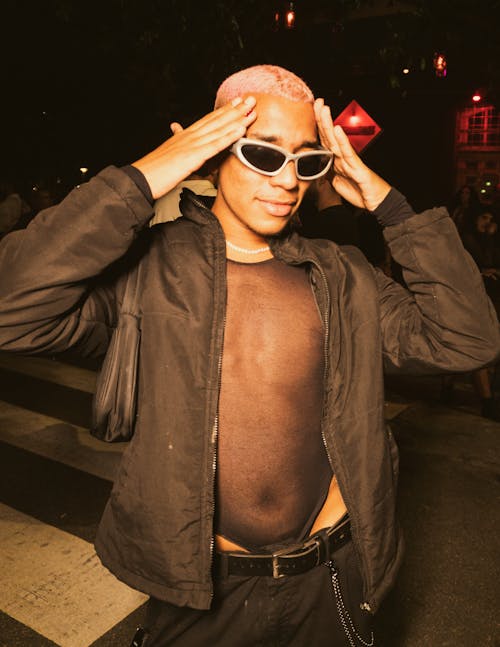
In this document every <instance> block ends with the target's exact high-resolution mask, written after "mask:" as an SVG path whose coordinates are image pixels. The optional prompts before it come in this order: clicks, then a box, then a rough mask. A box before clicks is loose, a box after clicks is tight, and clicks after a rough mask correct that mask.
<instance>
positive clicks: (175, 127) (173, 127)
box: [170, 121, 184, 135]
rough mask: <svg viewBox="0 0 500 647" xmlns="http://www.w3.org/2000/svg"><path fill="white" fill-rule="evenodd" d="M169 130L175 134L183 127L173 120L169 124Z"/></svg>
mask: <svg viewBox="0 0 500 647" xmlns="http://www.w3.org/2000/svg"><path fill="white" fill-rule="evenodd" d="M170 130H171V131H172V134H173V135H176V134H177V133H181V132H182V131H183V130H184V128H183V127H182V126H181V125H180V123H178V122H177V121H173V122H172V123H171V124H170Z"/></svg>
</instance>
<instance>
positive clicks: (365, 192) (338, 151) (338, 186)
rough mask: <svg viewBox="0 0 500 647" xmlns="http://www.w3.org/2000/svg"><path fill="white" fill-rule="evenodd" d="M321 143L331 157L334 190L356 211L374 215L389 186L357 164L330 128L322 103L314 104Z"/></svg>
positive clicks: (336, 128) (344, 140)
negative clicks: (332, 160)
mask: <svg viewBox="0 0 500 647" xmlns="http://www.w3.org/2000/svg"><path fill="white" fill-rule="evenodd" d="M314 113H315V115H316V122H317V125H318V131H319V136H320V139H321V143H322V145H323V146H324V147H325V148H328V149H329V150H331V151H332V153H333V154H334V155H335V160H334V170H335V175H334V178H333V181H332V184H333V187H334V189H335V190H336V191H337V193H339V194H340V195H341V196H342V197H343V198H345V199H346V200H347V201H348V202H350V203H351V204H353V205H354V206H356V207H361V208H363V209H367V210H368V211H374V210H375V209H376V208H377V207H378V206H379V204H380V203H381V202H382V201H383V199H384V198H385V197H386V196H387V194H388V193H389V191H390V190H391V187H390V185H389V184H388V183H387V182H386V181H385V180H383V179H382V178H381V177H380V176H378V175H377V174H376V173H374V172H373V171H372V170H371V169H369V168H368V166H366V164H365V163H364V162H363V161H362V160H361V158H360V157H359V155H358V154H357V153H356V151H355V150H354V148H353V147H352V146H351V143H350V142H349V139H348V137H347V135H346V134H345V132H344V131H343V130H342V128H341V127H340V126H334V125H333V121H332V115H331V112H330V108H329V107H328V106H326V105H325V102H324V101H323V99H316V101H315V102H314Z"/></svg>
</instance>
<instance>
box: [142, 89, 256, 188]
mask: <svg viewBox="0 0 500 647" xmlns="http://www.w3.org/2000/svg"><path fill="white" fill-rule="evenodd" d="M255 103H256V100H255V98H254V97H251V96H249V97H246V98H245V100H244V101H242V100H241V98H239V97H238V98H237V99H234V100H233V101H232V102H230V103H228V104H226V105H225V106H222V108H218V109H217V110H214V111H213V112H210V113H209V114H208V115H205V117H202V119H199V120H198V121H195V123H194V124H192V125H191V126H189V128H185V129H182V128H180V129H178V128H175V129H172V130H173V131H174V135H173V136H172V137H170V138H169V139H167V140H166V141H165V142H164V143H163V144H161V146H159V147H158V148H156V149H155V150H154V151H152V152H151V153H149V154H148V155H145V156H144V157H142V158H141V159H140V160H138V161H137V162H134V163H133V164H132V166H135V168H137V169H139V171H141V173H142V174H143V175H144V177H145V178H146V180H147V182H148V184H149V186H150V189H151V193H152V194H153V198H155V199H158V198H160V197H161V196H162V195H164V194H165V193H167V192H168V191H170V190H171V189H173V188H174V187H175V186H177V184H179V182H182V180H184V179H185V178H186V177H188V175H190V174H191V173H194V171H196V170H197V169H199V168H200V166H202V164H204V163H205V162H206V161H207V160H209V159H210V158H212V157H214V156H215V155H217V153H220V152H221V151H223V150H224V149H226V148H228V147H229V146H231V144H233V143H234V142H235V141H236V140H237V139H239V138H240V137H244V136H245V133H246V130H247V128H248V126H249V125H250V124H251V123H252V122H253V121H254V120H255V118H256V116H257V115H256V111H255V109H254V108H255Z"/></svg>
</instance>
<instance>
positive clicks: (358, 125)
mask: <svg viewBox="0 0 500 647" xmlns="http://www.w3.org/2000/svg"><path fill="white" fill-rule="evenodd" d="M333 123H334V124H335V125H336V126H342V128H343V130H344V132H345V134H346V135H347V136H348V137H349V141H350V142H351V145H352V147H353V148H354V150H355V151H356V152H357V153H361V151H362V150H363V149H364V148H366V146H368V144H369V143H370V142H371V141H372V140H374V139H375V137H377V135H379V134H380V133H381V132H382V128H381V127H380V126H379V125H378V124H377V123H375V122H374V121H373V119H372V118H371V117H370V115H369V114H368V113H367V112H365V111H364V110H363V108H362V107H361V106H360V105H359V103H358V102H357V101H351V103H350V104H349V105H348V106H347V108H345V110H343V111H342V112H341V113H340V115H339V116H338V117H336V118H335V119H334V121H333Z"/></svg>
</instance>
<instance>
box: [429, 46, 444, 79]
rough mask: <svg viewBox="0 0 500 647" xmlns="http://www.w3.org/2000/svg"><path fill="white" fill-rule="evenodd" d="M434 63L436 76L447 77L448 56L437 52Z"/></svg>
mask: <svg viewBox="0 0 500 647" xmlns="http://www.w3.org/2000/svg"><path fill="white" fill-rule="evenodd" d="M432 63H433V65H434V71H435V72H436V76H439V77H442V76H446V66H447V63H446V56H445V55H444V54H439V53H438V52H436V53H435V54H434V58H433V59H432Z"/></svg>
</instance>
